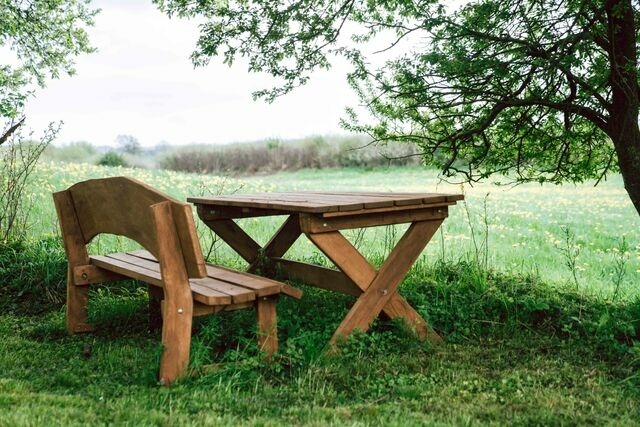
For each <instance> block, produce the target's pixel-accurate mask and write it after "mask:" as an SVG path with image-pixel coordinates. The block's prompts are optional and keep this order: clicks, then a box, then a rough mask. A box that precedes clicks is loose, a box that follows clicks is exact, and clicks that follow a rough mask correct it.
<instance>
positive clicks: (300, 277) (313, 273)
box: [273, 258, 362, 297]
mask: <svg viewBox="0 0 640 427" xmlns="http://www.w3.org/2000/svg"><path fill="white" fill-rule="evenodd" d="M273 261H274V262H275V263H276V264H277V265H278V266H279V267H278V271H280V272H282V274H284V276H285V277H286V278H287V279H288V280H295V281H299V282H302V283H305V284H308V285H312V286H316V287H318V288H322V289H326V290H329V291H334V292H340V293H342V294H346V295H352V296H356V297H357V296H360V295H361V294H362V291H361V290H360V288H358V286H356V284H355V283H353V281H352V280H350V279H349V278H348V277H347V276H346V275H345V274H344V273H343V272H341V271H337V270H333V269H330V268H326V267H320V266H318V265H312V264H307V263H304V262H298V261H291V260H288V259H284V258H274V259H273Z"/></svg>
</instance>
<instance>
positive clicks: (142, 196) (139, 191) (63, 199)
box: [54, 177, 206, 277]
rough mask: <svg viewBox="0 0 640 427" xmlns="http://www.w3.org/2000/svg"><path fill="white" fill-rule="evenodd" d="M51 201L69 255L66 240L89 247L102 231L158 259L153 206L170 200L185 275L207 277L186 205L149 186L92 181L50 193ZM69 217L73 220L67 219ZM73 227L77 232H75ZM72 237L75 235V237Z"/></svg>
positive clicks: (130, 181)
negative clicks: (134, 245) (129, 241)
mask: <svg viewBox="0 0 640 427" xmlns="http://www.w3.org/2000/svg"><path fill="white" fill-rule="evenodd" d="M54 201H55V203H56V210H57V212H58V218H59V219H60V225H61V227H62V232H63V235H65V236H63V238H64V241H65V248H66V249H67V254H68V255H69V249H70V248H69V246H70V245H74V242H72V241H71V240H74V239H75V240H76V241H77V240H78V239H81V240H82V242H76V243H82V245H86V244H87V243H89V242H90V241H91V240H92V239H93V238H94V237H95V236H97V235H98V234H101V233H108V234H116V235H120V236H125V237H128V238H130V239H132V240H135V241H136V242H138V243H139V244H140V245H142V246H143V247H144V248H145V249H147V250H148V251H150V252H151V253H153V254H154V255H155V256H156V257H157V256H158V240H159V239H162V238H163V236H158V235H157V231H156V227H155V225H154V218H153V217H152V209H151V207H152V206H153V205H156V204H158V203H163V202H169V203H170V205H171V216H172V217H173V223H174V225H175V230H176V233H177V237H178V240H179V246H180V249H181V250H182V256H183V258H184V263H185V267H186V270H187V274H188V275H189V277H204V276H206V267H205V263H204V259H203V256H202V250H201V248H200V242H199V241H198V237H197V235H196V231H195V224H194V221H193V213H192V211H191V207H190V206H189V205H187V204H185V203H181V202H179V201H177V200H175V199H172V198H171V197H169V196H167V195H165V194H162V193H161V192H159V191H157V190H155V189H153V188H151V187H150V186H148V185H146V184H144V183H142V182H140V181H137V180H135V179H132V178H127V177H114V178H102V179H91V180H88V181H83V182H79V183H77V184H74V185H72V186H71V187H69V188H68V189H67V190H65V191H61V192H58V193H54ZM69 216H73V218H69ZM74 228H77V230H74ZM74 236H75V237H74Z"/></svg>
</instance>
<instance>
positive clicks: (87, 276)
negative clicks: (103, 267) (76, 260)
mask: <svg viewBox="0 0 640 427" xmlns="http://www.w3.org/2000/svg"><path fill="white" fill-rule="evenodd" d="M82 278H83V279H84V280H87V279H88V278H89V275H88V274H87V272H86V271H84V272H82Z"/></svg>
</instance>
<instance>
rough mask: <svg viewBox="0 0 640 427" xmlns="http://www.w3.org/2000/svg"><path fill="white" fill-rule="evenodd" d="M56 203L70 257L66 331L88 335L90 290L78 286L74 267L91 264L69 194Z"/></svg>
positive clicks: (57, 197)
mask: <svg viewBox="0 0 640 427" xmlns="http://www.w3.org/2000/svg"><path fill="white" fill-rule="evenodd" d="M53 201H54V204H55V206H56V212H57V214H58V222H59V224H60V229H61V231H62V243H63V245H64V249H65V253H66V255H67V260H68V263H67V307H66V327H67V332H68V333H70V334H74V333H81V332H89V331H92V330H93V329H94V327H93V326H92V325H90V324H89V322H88V311H87V306H88V303H89V288H88V287H86V286H77V284H76V282H75V276H74V267H76V266H79V265H87V264H89V254H88V253H87V248H86V246H85V240H84V237H83V235H82V230H81V228H80V222H79V220H78V217H77V215H76V211H75V208H74V206H73V199H72V198H71V194H70V193H69V191H60V192H58V193H54V194H53Z"/></svg>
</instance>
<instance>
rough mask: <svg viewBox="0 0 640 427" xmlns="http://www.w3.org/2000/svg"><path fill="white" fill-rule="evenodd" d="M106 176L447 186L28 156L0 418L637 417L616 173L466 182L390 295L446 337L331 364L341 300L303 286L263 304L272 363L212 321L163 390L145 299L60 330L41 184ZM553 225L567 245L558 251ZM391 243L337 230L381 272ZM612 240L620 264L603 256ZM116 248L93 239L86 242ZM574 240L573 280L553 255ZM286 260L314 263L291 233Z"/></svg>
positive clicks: (608, 421)
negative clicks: (187, 373) (272, 305)
mask: <svg viewBox="0 0 640 427" xmlns="http://www.w3.org/2000/svg"><path fill="white" fill-rule="evenodd" d="M119 174H126V175H132V176H136V177H138V178H140V179H142V180H143V181H145V182H148V183H149V184H151V185H153V186H155V187H158V188H159V189H161V190H163V191H165V192H168V193H169V194H172V195H174V196H175V197H177V198H180V199H184V198H185V197H187V196H188V195H192V194H202V193H207V192H217V191H218V190H219V189H220V188H222V189H223V190H224V191H227V192H230V191H235V190H238V189H239V191H246V192H250V191H275V190H303V189H321V188H331V189H336V190H337V189H348V190H354V189H380V190H397V191H460V188H459V187H455V186H448V185H444V184H442V183H438V182H437V179H436V176H435V174H434V173H433V172H431V171H424V170H421V169H412V168H408V169H389V170H374V171H362V170H355V169H352V170H335V171H331V170H327V171H299V172H296V173H281V174H277V175H275V176H261V177H253V178H244V179H228V180H225V179H223V178H219V177H212V176H204V177H199V176H195V175H186V174H176V173H170V172H162V171H149V170H133V169H120V168H100V167H95V166H89V165H79V164H62V163H44V164H42V165H41V167H40V169H39V173H38V176H37V177H36V180H35V182H34V186H33V187H32V191H31V194H30V198H31V200H32V202H33V210H32V215H31V218H32V220H31V224H32V229H31V230H30V235H31V239H30V240H29V241H28V242H27V243H25V244H23V245H12V246H6V247H2V248H0V283H2V285H0V312H1V313H2V314H1V315H0V337H2V340H0V426H4V425H7V426H13V425H86V424H116V425H174V424H180V425H292V424H293V425H301V424H304V425H318V426H320V425H402V426H405V425H425V424H426V425H478V424H491V425H494V424H497V425H583V424H594V425H638V419H639V416H640V374H639V372H640V293H639V292H638V289H637V286H636V284H637V283H638V279H639V278H640V272H638V269H639V268H640V260H639V258H640V247H639V244H640V236H639V232H638V230H639V228H638V225H640V224H639V220H638V215H637V214H636V213H635V212H634V211H633V209H632V207H631V205H630V203H629V202H628V200H627V199H626V195H625V194H624V191H623V190H622V184H621V181H620V180H619V178H614V179H612V180H610V181H609V182H606V183H604V184H603V185H602V186H600V187H597V188H595V189H594V188H592V187H590V186H589V185H583V186H577V187H574V186H564V187H546V186H545V187H539V186H533V185H532V186H520V187H516V188H513V189H509V190H507V189H504V188H497V187H493V186H489V185H482V186H479V187H474V188H471V189H468V188H466V189H465V194H466V197H467V203H468V205H467V206H466V208H465V206H464V205H458V206H455V207H452V208H451V210H450V213H451V216H450V218H448V219H447V221H446V222H445V228H444V230H443V233H442V234H440V235H438V236H436V238H435V239H434V241H433V242H432V243H430V245H429V249H428V250H427V252H426V253H425V254H424V256H423V257H422V258H421V259H420V260H419V261H418V263H417V265H416V266H415V268H413V269H412V270H411V272H410V274H409V276H408V277H407V279H406V280H405V282H404V283H403V284H402V286H401V293H402V294H403V295H404V296H405V297H406V298H407V299H408V300H409V302H410V303H411V304H412V306H414V307H415V308H416V310H417V311H418V312H419V313H420V314H421V315H422V316H423V317H425V318H426V319H427V320H429V322H430V323H431V324H432V325H433V326H434V327H435V328H436V329H437V330H438V332H440V333H441V335H442V336H443V337H444V338H445V343H444V344H443V345H440V346H437V347H432V346H429V345H428V344H424V343H421V342H419V341H417V340H416V339H415V338H414V337H413V335H412V334H411V332H410V331H408V330H407V329H406V328H405V326H404V325H402V324H397V323H394V322H388V321H384V320H380V321H377V322H376V323H375V325H374V326H373V328H372V330H371V331H370V332H368V333H366V334H358V335H356V336H354V337H353V338H352V339H350V340H349V341H348V342H347V343H345V344H344V345H343V346H342V347H341V350H340V352H339V353H338V354H337V355H333V356H330V355H327V354H326V353H325V352H324V345H325V344H326V343H327V341H328V339H329V337H330V336H331V334H332V332H333V331H334V330H335V328H336V327H337V325H338V324H339V322H340V320H341V318H342V317H343V316H344V315H345V314H346V312H347V310H348V309H349V307H350V305H351V304H352V303H353V298H351V297H346V296H341V295H337V294H333V293H329V292H326V291H323V290H319V289H314V288H309V287H304V286H303V285H301V286H302V287H303V289H304V291H305V296H304V297H303V299H302V300H300V301H297V300H292V299H288V298H282V299H281V301H280V302H279V303H278V316H279V339H280V352H279V355H278V357H277V358H276V360H275V361H274V363H273V364H271V365H266V364H265V363H264V362H263V361H262V359H261V357H260V355H259V354H258V350H257V346H256V343H255V339H254V327H255V326H254V325H255V321H254V317H253V313H252V312H251V311H249V310H242V311H240V312H233V313H224V314H222V315H217V316H211V317H208V318H206V319H201V320H198V321H197V322H196V325H195V327H194V334H193V340H192V347H191V360H190V369H191V372H192V374H193V375H192V376H191V377H189V378H186V379H184V380H181V381H179V382H178V383H177V384H175V385H174V386H172V387H171V388H160V387H158V386H157V384H156V381H157V367H158V360H159V357H160V354H161V346H160V344H159V342H160V337H159V333H158V332H149V331H147V328H146V318H147V300H146V292H145V291H144V288H142V287H139V286H137V285H136V284H135V283H124V284H117V285H112V286H110V287H100V288H96V289H95V290H94V291H93V292H92V294H91V306H90V313H91V320H92V321H93V322H95V323H96V325H97V326H98V330H97V332H96V333H93V334H88V335H82V336H73V337H70V336H67V335H66V333H65V332H64V307H63V305H62V298H63V295H64V274H65V260H64V254H63V252H62V250H61V247H60V241H59V238H58V237H56V235H57V231H56V228H57V224H56V221H55V214H54V212H53V205H52V202H51V197H50V192H51V191H54V190H59V189H63V188H66V187H67V186H69V185H71V184H72V183H73V182H76V181H79V180H82V179H87V178H90V177H98V176H105V175H119ZM486 193H490V195H489V197H488V198H487V199H486V200H487V202H486V216H485V213H484V212H485V203H484V201H485V195H486ZM468 214H469V215H468ZM469 217H470V218H471V221H469ZM485 218H486V222H487V223H488V224H489V227H488V230H489V234H488V242H489V244H488V247H487V249H486V251H485V250H484V249H483V248H481V247H480V246H482V244H483V242H484V235H483V230H484V227H485V225H484V224H485ZM277 225H278V220H277V219H266V218H263V219H259V220H247V221H244V222H243V226H244V227H245V228H247V229H248V230H250V232H251V233H252V234H254V235H257V236H258V240H260V241H262V242H264V241H265V240H266V239H267V238H268V237H269V233H270V229H269V228H271V229H273V228H275V227H277ZM562 226H565V227H567V228H568V229H569V230H570V232H571V233H573V235H574V236H575V237H574V238H573V239H569V241H568V242H567V241H566V240H564V237H565V236H563V234H562V233H563V232H562V228H561V227H562ZM470 228H473V229H474V234H475V238H476V245H477V246H478V249H477V250H476V245H474V243H473V240H472V238H471V233H470ZM400 231H401V230H400V229H396V228H384V227H383V228H380V229H371V230H368V231H367V232H366V234H365V236H364V239H362V240H360V237H359V236H358V235H356V234H355V233H352V234H349V238H351V239H352V240H353V241H355V242H356V243H357V244H359V245H360V246H361V249H362V250H363V251H364V253H365V254H367V256H368V257H369V258H370V259H371V260H372V261H373V262H374V263H377V262H379V261H380V260H381V259H382V257H383V255H384V253H386V252H388V250H389V246H390V244H391V243H389V242H392V241H394V240H395V239H397V238H398V237H399V234H400ZM199 233H200V235H201V236H202V238H203V246H204V247H205V250H206V248H207V247H208V244H209V239H210V237H209V236H208V233H207V232H206V229H205V228H203V227H200V228H199ZM623 235H624V237H625V241H626V243H627V245H628V250H627V251H628V254H626V255H625V254H624V253H619V252H618V253H617V252H616V248H618V249H619V248H621V243H620V242H621V240H620V239H621V238H622V236H623ZM128 244H129V243H128V242H125V241H123V240H121V239H114V238H111V239H107V238H101V239H99V240H98V241H97V242H95V243H94V244H93V247H92V250H93V251H106V250H113V249H114V248H121V247H126V246H127V245H128ZM567 245H568V246H567ZM578 245H580V251H579V254H578V256H577V258H576V260H577V264H576V266H577V267H580V268H577V267H576V269H575V271H574V272H575V273H576V275H577V279H578V287H577V288H576V286H575V283H574V281H573V277H572V274H571V271H570V270H569V269H568V268H567V266H566V265H565V261H566V259H565V258H563V254H562V248H565V247H569V248H570V249H572V250H574V249H575V248H576V247H578ZM218 249H219V250H218V252H217V253H216V257H217V258H218V260H219V261H220V262H222V263H225V264H230V265H235V266H239V267H241V266H242V263H241V262H240V261H239V260H238V258H237V257H236V256H234V255H233V254H232V253H231V252H230V251H229V250H228V249H227V248H224V247H220V248H218ZM485 254H486V256H487V258H488V265H487V266H484V265H483V262H482V260H483V258H484V256H485ZM289 255H290V256H293V257H296V258H299V259H303V260H305V261H309V262H320V263H323V262H326V261H325V260H323V259H322V257H321V256H320V254H318V253H317V252H314V251H313V250H312V247H311V246H310V245H309V244H307V243H305V242H304V241H302V240H301V241H300V242H298V243H297V244H296V246H295V247H294V248H293V249H292V251H291V253H290V254H289ZM478 260H479V261H480V263H478V262H477V261H478ZM620 260H626V263H625V264H624V265H623V267H624V275H623V276H622V279H621V280H620V287H621V292H620V293H619V294H618V295H615V297H614V292H613V290H614V287H615V284H614V278H613V276H612V275H611V274H610V273H611V272H615V271H616V270H615V269H616V261H618V262H619V261H620ZM619 265H620V264H619V263H618V266H619ZM211 364H216V366H217V368H215V369H214V368H211V367H210V365H211Z"/></svg>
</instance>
